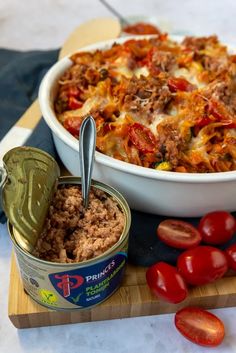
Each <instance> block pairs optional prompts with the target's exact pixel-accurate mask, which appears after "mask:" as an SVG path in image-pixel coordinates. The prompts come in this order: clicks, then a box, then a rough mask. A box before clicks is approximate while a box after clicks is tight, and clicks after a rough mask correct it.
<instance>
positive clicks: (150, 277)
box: [146, 262, 188, 303]
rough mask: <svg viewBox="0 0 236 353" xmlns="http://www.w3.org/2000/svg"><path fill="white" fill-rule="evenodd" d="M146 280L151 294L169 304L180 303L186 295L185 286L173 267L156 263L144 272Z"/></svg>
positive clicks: (163, 263)
mask: <svg viewBox="0 0 236 353" xmlns="http://www.w3.org/2000/svg"><path fill="white" fill-rule="evenodd" d="M146 280H147V284H148V286H149V288H150V289H151V290H152V292H153V293H154V294H155V295H156V296H157V297H160V298H162V299H164V300H165V301H167V302H170V303H180V302H181V301H183V300H184V299H185V298H186V297H187V294H188V289H187V286H186V284H185V282H184V280H183V278H182V277H181V275H180V274H179V273H178V271H177V269H176V268H175V267H174V266H171V265H169V264H167V263H166V262H158V263H156V264H154V265H152V266H151V267H149V269H148V270H147V272H146Z"/></svg>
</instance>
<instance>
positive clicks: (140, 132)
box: [129, 123, 157, 153]
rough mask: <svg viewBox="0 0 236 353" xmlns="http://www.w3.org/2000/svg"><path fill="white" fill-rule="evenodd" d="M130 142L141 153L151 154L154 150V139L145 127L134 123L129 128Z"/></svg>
mask: <svg viewBox="0 0 236 353" xmlns="http://www.w3.org/2000/svg"><path fill="white" fill-rule="evenodd" d="M129 137H130V141H131V142H132V143H133V145H134V146H135V147H137V149H138V150H139V151H140V152H142V153H151V152H154V151H155V149H156V144H157V143H156V138H155V136H154V135H153V133H152V131H151V130H150V129H148V128H147V127H146V126H144V125H142V124H139V123H134V124H132V125H131V126H130V128H129Z"/></svg>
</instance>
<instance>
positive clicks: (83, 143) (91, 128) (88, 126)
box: [79, 115, 96, 209]
mask: <svg viewBox="0 0 236 353" xmlns="http://www.w3.org/2000/svg"><path fill="white" fill-rule="evenodd" d="M95 146H96V124H95V121H94V119H93V117H92V116H91V115H89V116H88V117H87V118H86V119H84V121H83V123H82V125H81V127H80V136H79V160H80V170H81V186H82V197H83V205H84V207H85V209H86V208H87V207H88V200H89V191H90V186H91V178H92V171H93V164H94V153H95Z"/></svg>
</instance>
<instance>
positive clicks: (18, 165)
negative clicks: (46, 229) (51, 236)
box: [2, 147, 60, 251]
mask: <svg viewBox="0 0 236 353" xmlns="http://www.w3.org/2000/svg"><path fill="white" fill-rule="evenodd" d="M3 163H4V168H5V171H6V173H7V178H6V180H5V182H4V184H3V186H2V206H3V209H4V211H5V213H6V215H7V217H8V219H9V221H10V223H11V224H12V225H13V226H14V227H15V228H16V229H17V231H18V233H19V234H20V237H21V239H19V237H18V242H19V245H20V246H22V247H24V248H25V249H26V250H28V251H29V249H32V247H34V245H35V244H36V241H37V238H38V236H39V234H40V233H41V232H42V229H43V225H44V222H45V218H46V216H47V213H48V209H49V206H50V203H51V199H52V197H53V194H54V193H55V190H56V187H57V181H58V178H59V176H60V169H59V166H58V164H57V162H56V161H55V160H54V159H53V158H52V157H51V156H50V155H49V154H48V153H46V152H44V151H42V150H39V149H37V148H33V147H16V148H13V149H12V150H10V151H9V152H7V153H6V154H5V155H4V157H3ZM19 240H20V241H19Z"/></svg>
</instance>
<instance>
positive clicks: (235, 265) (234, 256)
mask: <svg viewBox="0 0 236 353" xmlns="http://www.w3.org/2000/svg"><path fill="white" fill-rule="evenodd" d="M225 253H226V256H227V259H228V265H229V268H231V269H232V270H234V271H236V243H235V244H233V245H231V246H229V247H228V248H227V249H226V250H225Z"/></svg>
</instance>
